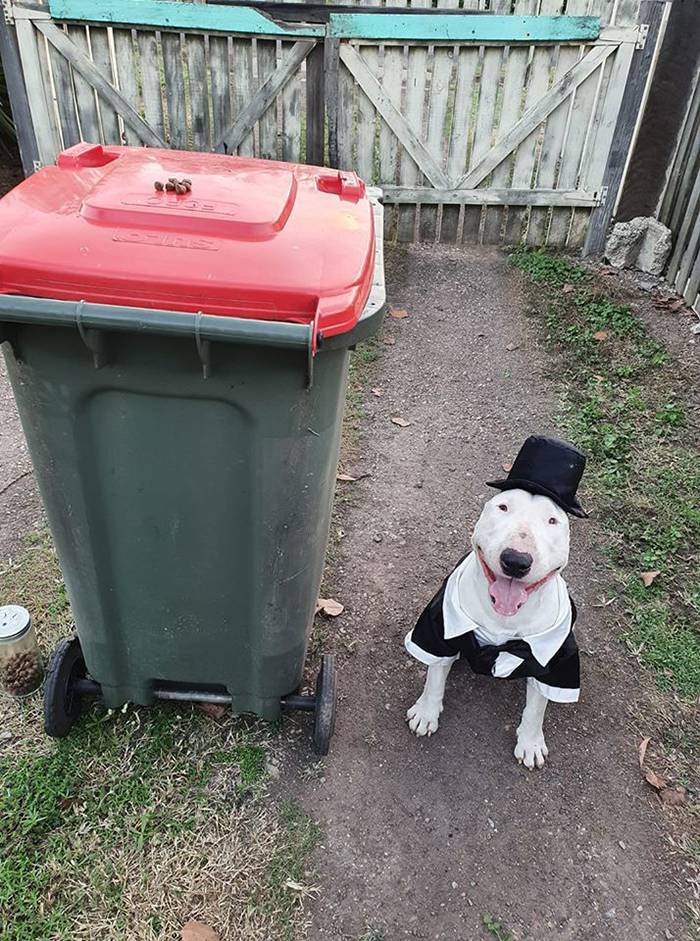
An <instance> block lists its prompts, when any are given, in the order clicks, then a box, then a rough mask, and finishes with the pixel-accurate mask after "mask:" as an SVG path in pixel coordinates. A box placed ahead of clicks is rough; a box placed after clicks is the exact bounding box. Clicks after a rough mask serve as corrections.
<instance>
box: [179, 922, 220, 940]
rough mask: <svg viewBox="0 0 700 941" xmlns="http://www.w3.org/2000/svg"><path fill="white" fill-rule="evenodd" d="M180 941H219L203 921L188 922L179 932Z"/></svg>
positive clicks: (215, 933) (214, 932)
mask: <svg viewBox="0 0 700 941" xmlns="http://www.w3.org/2000/svg"><path fill="white" fill-rule="evenodd" d="M180 937H181V938H182V941H220V938H219V935H218V934H217V932H216V931H214V929H213V928H210V927H209V925H205V924H204V922H203V921H188V922H187V924H186V925H183V927H182V930H181V931H180Z"/></svg>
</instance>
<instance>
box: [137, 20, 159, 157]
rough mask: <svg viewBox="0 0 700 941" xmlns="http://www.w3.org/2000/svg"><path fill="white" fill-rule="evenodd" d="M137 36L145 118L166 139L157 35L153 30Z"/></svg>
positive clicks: (142, 31) (143, 31)
mask: <svg viewBox="0 0 700 941" xmlns="http://www.w3.org/2000/svg"><path fill="white" fill-rule="evenodd" d="M137 35H138V47H139V64H140V68H139V72H140V76H141V94H142V97H143V112H144V118H145V120H146V121H147V123H148V124H150V125H151V127H152V128H153V130H154V131H155V132H156V134H158V135H160V137H163V138H164V137H165V122H164V120H163V97H162V95H161V85H160V66H159V63H158V42H157V39H156V34H155V32H154V31H153V30H148V31H146V30H139V31H138V34H137Z"/></svg>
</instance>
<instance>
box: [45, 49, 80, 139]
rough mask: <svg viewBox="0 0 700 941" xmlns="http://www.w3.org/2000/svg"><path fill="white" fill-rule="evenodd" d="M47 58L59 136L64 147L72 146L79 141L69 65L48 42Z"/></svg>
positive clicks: (78, 127) (78, 128)
mask: <svg viewBox="0 0 700 941" xmlns="http://www.w3.org/2000/svg"><path fill="white" fill-rule="evenodd" d="M49 59H50V62H51V71H52V73H53V83H54V87H55V88H56V105H57V107H58V117H59V120H60V124H61V138H62V141H63V146H64V147H72V146H73V145H74V144H77V143H79V141H80V126H79V124H78V114H77V111H76V104H75V93H74V91H73V80H72V78H71V74H70V66H69V65H68V62H67V61H66V59H65V58H64V57H63V56H62V55H61V53H60V52H59V51H58V49H56V48H55V47H54V46H53V45H51V43H49Z"/></svg>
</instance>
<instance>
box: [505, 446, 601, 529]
mask: <svg viewBox="0 0 700 941" xmlns="http://www.w3.org/2000/svg"><path fill="white" fill-rule="evenodd" d="M585 466H586V458H585V457H584V455H583V454H581V452H580V451H577V450H576V448H575V447H573V446H572V445H570V444H567V443H566V441H557V439H556V438H547V437H545V436H544V435H530V437H529V438H528V439H527V441H526V442H525V444H524V445H523V446H522V448H521V449H520V451H519V452H518V456H517V457H516V459H515V462H514V463H513V467H512V468H511V470H510V472H509V474H508V476H507V477H506V478H505V480H489V481H488V486H489V487H495V488H496V490H527V492H528V493H535V494H538V495H539V496H542V497H549V499H550V500H553V501H554V502H555V503H556V504H557V506H560V507H561V508H562V510H566V512H567V513H571V514H572V515H573V516H581V517H586V516H588V513H586V511H585V510H584V509H583V507H582V506H581V504H580V503H579V502H578V500H577V499H576V489H577V487H578V485H579V484H580V482H581V478H582V477H583V469H584V467H585Z"/></svg>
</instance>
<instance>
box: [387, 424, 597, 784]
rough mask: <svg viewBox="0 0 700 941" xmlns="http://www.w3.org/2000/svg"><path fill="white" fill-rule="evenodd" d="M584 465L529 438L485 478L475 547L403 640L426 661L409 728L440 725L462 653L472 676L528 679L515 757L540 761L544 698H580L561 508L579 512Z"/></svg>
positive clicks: (558, 447) (422, 731)
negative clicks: (490, 490)
mask: <svg viewBox="0 0 700 941" xmlns="http://www.w3.org/2000/svg"><path fill="white" fill-rule="evenodd" d="M562 457H563V458H564V461H563V465H565V466H563V469H562V462H561V461H560V460H559V458H562ZM521 458H524V459H523V460H521ZM543 460H544V465H545V466H544V469H543V470H541V469H540V468H539V467H538V464H539V463H541V462H542V461H543ZM518 462H519V463H518ZM584 464H585V459H584V458H583V455H581V454H580V453H579V452H578V451H576V450H575V449H574V448H572V447H571V446H570V445H566V444H564V442H558V441H555V440H554V439H550V438H535V437H532V438H529V439H528V441H527V442H526V443H525V445H524V446H523V448H522V449H521V452H520V454H519V455H518V459H516V464H514V466H513V470H512V471H511V473H510V475H509V478H508V479H507V480H505V481H497V482H493V483H492V484H491V486H497V487H499V489H502V490H503V492H502V493H499V494H497V495H496V496H495V497H493V498H492V499H491V500H489V501H488V503H486V505H485V506H484V509H483V511H482V513H481V516H480V518H479V521H478V522H477V524H476V528H475V529H474V533H473V536H472V552H471V553H469V555H468V556H466V557H465V558H464V559H463V560H462V561H461V562H460V563H459V565H458V566H457V568H456V569H455V570H454V571H453V572H452V574H451V575H450V576H449V577H448V578H447V579H446V581H445V583H444V585H443V587H442V588H441V590H440V591H439V592H438V594H437V595H436V596H435V597H434V598H433V600H432V601H431V602H430V604H429V605H428V606H427V607H426V609H425V611H424V612H423V614H422V615H421V617H420V618H419V620H418V623H417V624H416V626H415V628H414V629H413V630H412V631H411V632H410V633H409V634H408V635H407V637H406V640H405V646H406V649H407V650H408V652H409V653H410V654H411V655H412V656H414V657H415V658H416V659H418V660H420V661H421V662H422V663H425V664H427V666H428V676H427V679H426V683H425V688H424V690H423V693H422V695H421V696H420V698H419V699H418V701H417V702H416V703H415V705H413V706H412V707H411V708H410V709H409V710H408V713H407V721H408V724H409V727H410V729H411V731H412V732H413V733H415V734H416V735H432V734H433V732H435V731H437V727H438V722H439V717H440V713H441V712H442V701H443V695H444V691H445V681H446V680H447V676H448V674H449V672H450V668H451V666H452V664H453V663H454V661H455V660H456V659H457V658H458V657H459V656H464V657H466V658H467V660H468V662H469V664H470V666H471V668H472V670H474V672H476V673H483V674H487V675H491V676H495V677H501V678H512V679H516V678H519V677H527V701H526V705H525V710H524V712H523V715H522V719H521V721H520V725H519V726H518V730H517V741H516V745H515V757H516V758H517V759H518V761H519V762H522V763H523V764H524V765H525V766H526V767H527V768H533V767H534V766H535V765H536V766H537V767H538V768H541V767H542V765H543V764H544V761H545V758H546V757H547V754H548V749H547V745H546V744H545V740H544V734H543V731H542V721H543V718H544V713H545V709H546V707H547V702H548V700H550V699H551V700H554V701H555V702H576V701H577V700H578V697H579V656H578V648H577V646H576V641H575V639H574V635H573V630H572V628H573V624H574V621H575V619H576V609H575V607H574V605H573V601H572V600H571V599H570V597H569V594H568V592H567V589H566V585H565V583H564V579H563V578H562V576H561V572H562V570H563V569H564V567H565V566H566V564H567V562H568V559H569V521H568V519H567V515H566V512H564V509H566V510H567V511H568V512H570V513H574V514H575V515H577V516H584V515H585V513H584V512H583V510H582V509H581V507H580V505H579V504H578V501H577V500H576V498H575V490H576V486H577V484H578V481H579V480H580V478H581V474H582V473H583V466H584ZM516 465H517V466H516ZM518 484H522V487H521V486H518ZM545 493H548V494H551V496H545V495H544V494H545Z"/></svg>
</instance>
